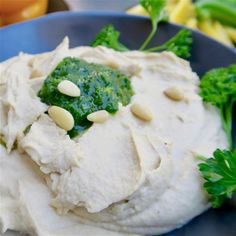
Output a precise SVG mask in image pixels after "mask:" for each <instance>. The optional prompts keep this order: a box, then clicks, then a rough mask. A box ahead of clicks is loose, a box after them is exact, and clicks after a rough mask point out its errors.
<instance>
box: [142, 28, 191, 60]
mask: <svg viewBox="0 0 236 236" xmlns="http://www.w3.org/2000/svg"><path fill="white" fill-rule="evenodd" d="M192 42H193V39H192V33H191V32H190V31H189V30H187V29H182V30H180V31H179V32H178V33H177V34H176V35H175V36H174V37H173V38H171V39H170V40H168V41H167V42H165V43H164V44H162V45H160V46H157V47H154V48H150V49H147V50H145V51H146V52H158V51H164V50H166V51H170V52H173V53H174V54H175V55H177V56H179V57H182V58H189V57H190V56H191V54H190V50H191V46H192Z"/></svg>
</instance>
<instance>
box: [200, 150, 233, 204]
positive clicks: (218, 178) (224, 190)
mask: <svg viewBox="0 0 236 236" xmlns="http://www.w3.org/2000/svg"><path fill="white" fill-rule="evenodd" d="M198 166H199V170H200V171H201V174H202V176H203V178H204V179H205V181H206V182H205V183H204V188H205V189H206V191H207V192H208V194H209V195H210V201H211V203H212V206H213V207H214V208H217V207H220V206H221V205H222V203H223V201H224V200H225V199H227V198H231V197H232V195H233V194H234V193H236V150H233V151H227V150H224V151H222V150H220V149H217V150H216V151H215V152H214V154H213V157H211V158H209V159H206V161H205V162H203V163H200V164H199V165H198Z"/></svg>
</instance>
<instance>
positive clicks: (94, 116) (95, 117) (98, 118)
mask: <svg viewBox="0 0 236 236" xmlns="http://www.w3.org/2000/svg"><path fill="white" fill-rule="evenodd" d="M108 118H109V113H108V112H107V111H106V110H100V111H95V112H93V113H91V114H89V115H88V116H87V119H88V120H89V121H91V122H95V123H104V122H105V121H106V120H107V119H108Z"/></svg>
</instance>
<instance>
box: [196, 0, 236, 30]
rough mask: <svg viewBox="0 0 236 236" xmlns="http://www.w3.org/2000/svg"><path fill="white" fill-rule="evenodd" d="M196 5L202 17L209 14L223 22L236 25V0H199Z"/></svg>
mask: <svg viewBox="0 0 236 236" xmlns="http://www.w3.org/2000/svg"><path fill="white" fill-rule="evenodd" d="M195 6H196V9H197V13H198V16H199V17H200V18H202V16H203V18H204V17H205V16H206V17H208V16H209V17H211V18H213V19H216V20H218V21H220V22H222V23H223V24H226V25H230V26H233V27H236V1H235V0H198V1H197V2H196V3H195Z"/></svg>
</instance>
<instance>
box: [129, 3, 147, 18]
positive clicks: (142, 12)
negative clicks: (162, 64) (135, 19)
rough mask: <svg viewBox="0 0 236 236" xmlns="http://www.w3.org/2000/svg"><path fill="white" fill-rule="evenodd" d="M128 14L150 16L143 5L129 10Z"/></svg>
mask: <svg viewBox="0 0 236 236" xmlns="http://www.w3.org/2000/svg"><path fill="white" fill-rule="evenodd" d="M127 13H128V14H132V15H141V16H149V14H148V13H147V11H146V10H145V9H144V8H143V7H142V6H141V5H137V6H134V7H132V8H130V9H128V10H127Z"/></svg>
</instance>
